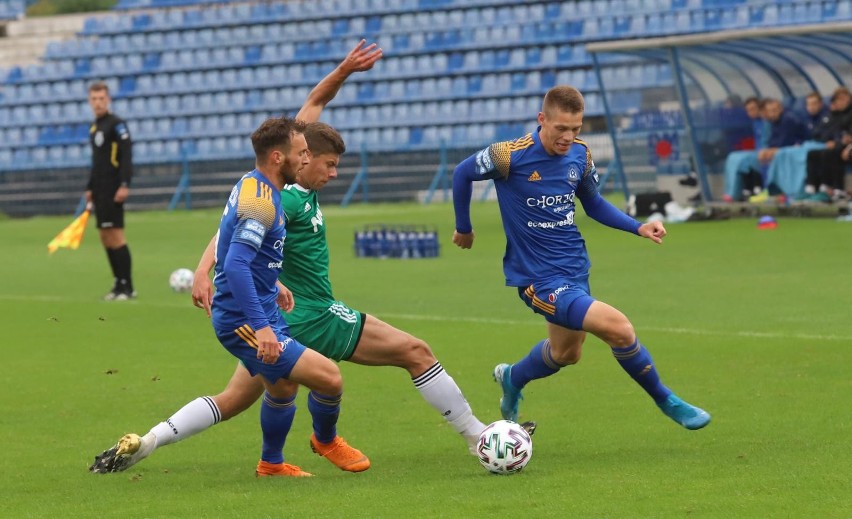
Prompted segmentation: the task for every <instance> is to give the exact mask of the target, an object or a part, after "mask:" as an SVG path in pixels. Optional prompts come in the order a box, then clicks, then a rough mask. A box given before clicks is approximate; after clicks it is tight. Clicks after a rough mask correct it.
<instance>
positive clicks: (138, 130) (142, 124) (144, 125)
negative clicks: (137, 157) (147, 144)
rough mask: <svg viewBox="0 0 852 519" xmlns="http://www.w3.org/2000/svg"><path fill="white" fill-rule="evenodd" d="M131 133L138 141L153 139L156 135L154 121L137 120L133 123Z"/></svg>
mask: <svg viewBox="0 0 852 519" xmlns="http://www.w3.org/2000/svg"><path fill="white" fill-rule="evenodd" d="M133 133H134V134H135V137H137V138H140V139H143V138H148V137H153V136H154V135H156V134H157V130H156V125H155V123H154V119H139V120H136V121H134V124H133Z"/></svg>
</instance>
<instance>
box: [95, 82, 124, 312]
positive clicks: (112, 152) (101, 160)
mask: <svg viewBox="0 0 852 519" xmlns="http://www.w3.org/2000/svg"><path fill="white" fill-rule="evenodd" d="M89 106H91V107H92V112H93V113H94V116H95V120H94V122H93V123H92V126H91V128H89V142H90V144H91V146H92V168H91V172H90V174H89V183H88V184H87V185H86V201H87V202H89V204H90V206H94V210H95V217H96V219H97V226H98V232H99V234H100V238H101V244H102V245H103V246H104V249H106V253H107V258H108V259H109V264H110V267H111V268H112V274H113V278H114V279H115V283H114V284H113V287H112V289H111V290H110V291H109V292H108V293H107V294H106V295H105V296H104V299H105V300H107V301H126V300H128V299H132V298H134V297H136V291H135V290H134V289H133V280H132V278H131V274H130V271H131V261H130V249H129V248H128V246H127V240H126V239H125V236H124V202H125V201H126V200H127V197H128V195H129V194H130V180H131V178H132V177H133V151H132V149H133V144H132V142H131V140H130V131H129V130H128V129H127V123H125V122H124V120H123V119H121V118H120V117H118V116H116V115H115V114H113V113H112V112H110V96H109V87H108V86H107V85H106V83H103V82H95V83H92V84H91V85H90V86H89Z"/></svg>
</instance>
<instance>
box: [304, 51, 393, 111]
mask: <svg viewBox="0 0 852 519" xmlns="http://www.w3.org/2000/svg"><path fill="white" fill-rule="evenodd" d="M365 45H366V46H365ZM381 58H382V49H380V48H379V47H378V45H377V44H375V43H371V44H369V45H367V40H361V41H360V42H358V45H356V46H355V48H354V49H352V50H351V51H350V52H349V54H347V55H346V57H345V58H344V59H343V61H342V62H341V63H340V65H338V66H337V68H335V69H334V70H332V71H331V72H330V73H329V74H328V75H327V76H325V77H324V78H323V79H322V81H320V82H319V83H317V86H315V87H314V89H313V90H311V93H310V94H308V98H307V99H306V100H305V104H304V105H302V109H301V110H299V113H298V114H296V119H299V120H301V121H304V122H306V123H314V122H317V121H318V120H319V117H320V113H321V112H322V110H323V108H325V105H327V104H328V103H329V102H330V101H331V100H332V99H334V96H336V95H337V92H338V91H339V90H340V87H341V86H343V83H344V82H345V81H346V79H347V78H348V77H349V76H351V75H352V74H353V73H355V72H363V71H365V70H370V69H371V68H373V65H374V64H375V63H376V62H377V61H378V60H380V59H381Z"/></svg>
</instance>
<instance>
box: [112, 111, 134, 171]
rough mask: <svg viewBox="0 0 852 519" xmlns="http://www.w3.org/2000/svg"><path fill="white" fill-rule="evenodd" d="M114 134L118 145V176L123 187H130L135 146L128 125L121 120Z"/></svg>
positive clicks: (116, 124) (114, 129)
mask: <svg viewBox="0 0 852 519" xmlns="http://www.w3.org/2000/svg"><path fill="white" fill-rule="evenodd" d="M113 133H114V134H115V135H114V138H115V142H116V144H117V145H118V174H119V178H120V179H121V185H123V186H129V185H130V180H131V179H132V178H133V144H132V142H131V140H130V130H128V128H127V123H126V122H124V121H122V120H121V119H119V120H118V121H117V122H116V123H115V126H113Z"/></svg>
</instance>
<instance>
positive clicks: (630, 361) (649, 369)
mask: <svg viewBox="0 0 852 519" xmlns="http://www.w3.org/2000/svg"><path fill="white" fill-rule="evenodd" d="M612 355H613V356H614V357H615V360H617V361H618V363H619V364H621V367H622V368H623V369H624V371H626V372H627V374H628V375H630V376H631V377H632V378H633V380H635V381H636V383H637V384H639V385H640V386H642V389H644V390H645V392H646V393H648V395H650V396H651V398H653V399H654V402H657V403H660V402H663V401H665V399H666V398H668V397H669V395H671V394H672V391H671V389H669V388H667V387H666V386H664V385H663V383H662V382H660V375H659V374H658V373H657V368H656V367H655V366H654V360H653V359H651V354H650V353H648V350H646V349H645V347H644V346H642V345H641V344H640V343H639V339H638V338H637V339H636V341H635V342H634V343H633V344H631V345H630V346H627V347H626V348H612Z"/></svg>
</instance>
